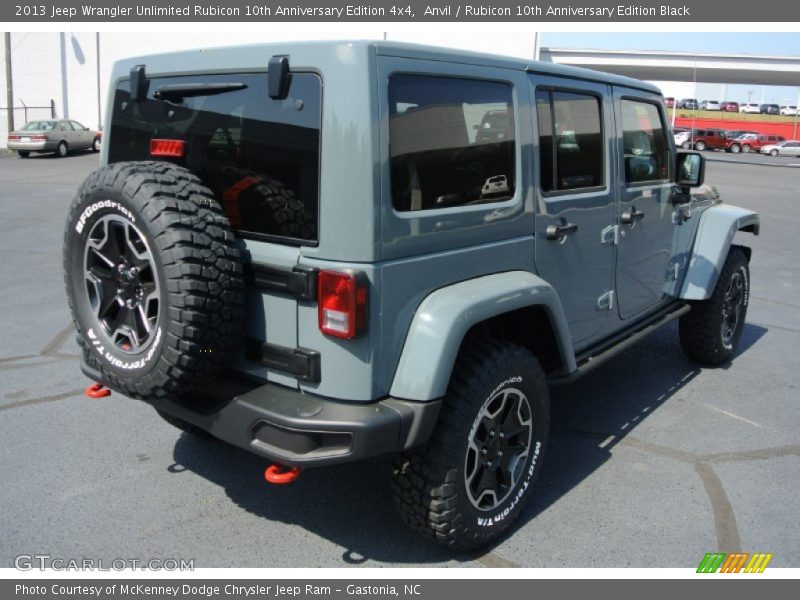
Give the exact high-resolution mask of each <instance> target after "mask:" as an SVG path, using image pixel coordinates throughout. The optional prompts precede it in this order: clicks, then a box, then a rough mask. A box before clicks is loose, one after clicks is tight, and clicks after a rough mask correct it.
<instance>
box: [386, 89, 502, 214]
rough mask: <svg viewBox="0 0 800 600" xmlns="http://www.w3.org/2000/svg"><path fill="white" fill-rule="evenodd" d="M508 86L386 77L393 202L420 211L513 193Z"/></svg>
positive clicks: (398, 207)
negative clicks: (387, 81)
mask: <svg viewBox="0 0 800 600" xmlns="http://www.w3.org/2000/svg"><path fill="white" fill-rule="evenodd" d="M513 106H514V105H513V99H512V88H511V86H510V85H508V84H505V83H500V82H494V81H480V80H473V79H457V78H452V77H433V76H420V75H394V76H392V77H391V78H390V79H389V154H390V158H391V189H392V204H393V206H394V208H395V210H398V211H402V212H405V211H418V210H427V209H436V208H447V207H451V206H465V205H469V204H482V203H487V202H499V201H502V200H507V199H508V198H511V197H512V196H513V195H514V186H515V173H514V170H515V163H516V161H515V144H514V110H513Z"/></svg>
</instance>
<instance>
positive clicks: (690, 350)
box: [678, 247, 750, 365]
mask: <svg viewBox="0 0 800 600" xmlns="http://www.w3.org/2000/svg"><path fill="white" fill-rule="evenodd" d="M749 297H750V269H749V266H748V262H747V255H746V254H745V253H744V251H743V250H742V249H741V248H739V247H733V248H731V250H730V252H729V253H728V258H727V259H726V260H725V265H724V266H723V268H722V272H721V273H720V276H719V279H718V280H717V285H716V287H715V288H714V292H713V293H712V294H711V297H710V298H709V299H708V300H701V301H699V302H692V310H691V311H689V312H688V313H687V314H685V315H683V316H682V317H681V318H680V322H679V327H678V331H679V335H680V341H681V348H682V349H683V352H684V353H685V354H686V355H687V356H688V357H689V358H691V359H693V360H696V361H698V362H701V363H705V364H708V365H718V364H720V363H723V362H725V361H728V360H730V359H731V357H732V356H733V353H734V352H735V350H736V345H737V344H738V343H739V339H740V338H741V336H742V331H743V330H744V322H745V317H746V316H747V303H748V300H749Z"/></svg>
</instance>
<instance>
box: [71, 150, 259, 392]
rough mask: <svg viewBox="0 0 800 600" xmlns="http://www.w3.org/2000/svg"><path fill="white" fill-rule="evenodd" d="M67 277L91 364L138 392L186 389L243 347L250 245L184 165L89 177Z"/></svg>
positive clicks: (136, 167)
mask: <svg viewBox="0 0 800 600" xmlns="http://www.w3.org/2000/svg"><path fill="white" fill-rule="evenodd" d="M64 277H65V282H66V288H67V298H68V300H69V305H70V310H71V311H72V318H73V321H74V323H75V327H76V329H77V332H78V340H79V343H80V345H81V346H82V347H83V349H84V353H85V355H86V357H87V362H88V363H89V365H90V367H91V368H92V369H93V370H95V371H97V372H99V373H100V375H101V376H102V383H105V384H106V385H108V386H109V387H111V388H113V389H116V390H117V391H120V392H122V393H124V394H127V395H129V396H133V397H138V398H145V397H162V396H174V395H179V394H181V393H184V392H187V391H189V390H191V389H193V388H196V387H197V385H198V384H202V383H203V382H204V381H207V380H208V379H209V378H210V377H211V376H213V375H214V374H216V373H218V372H219V371H221V370H222V369H223V368H224V367H225V366H226V365H227V364H228V362H229V361H230V359H231V357H232V355H233V353H234V352H235V351H236V350H237V349H238V348H239V347H240V342H241V337H242V327H243V319H244V280H243V276H242V264H241V255H240V251H239V249H238V248H237V246H236V245H235V239H234V235H233V232H232V231H231V228H230V224H229V222H228V219H227V218H226V217H225V215H224V214H223V212H222V209H221V208H220V205H219V203H218V202H217V201H216V200H215V198H214V196H213V194H212V192H211V191H210V190H209V189H208V188H207V187H206V186H204V185H203V183H202V182H201V181H200V180H199V179H198V178H197V177H196V176H195V175H194V174H192V173H191V172H190V171H188V170H186V169H184V168H182V167H179V166H176V165H172V164H169V163H163V162H122V163H115V164H112V165H107V166H105V167H102V168H100V169H98V170H97V171H95V172H94V173H92V174H91V175H89V177H88V178H87V179H86V181H84V182H83V184H82V185H81V187H80V189H79V190H78V193H77V195H76V197H75V199H74V200H73V202H72V206H71V207H70V210H69V214H68V217H67V228H66V231H65V234H64Z"/></svg>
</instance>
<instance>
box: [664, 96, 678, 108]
mask: <svg viewBox="0 0 800 600" xmlns="http://www.w3.org/2000/svg"><path fill="white" fill-rule="evenodd" d="M664 106H666V107H667V108H675V98H673V97H672V96H667V97H666V98H664Z"/></svg>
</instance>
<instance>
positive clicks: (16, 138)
mask: <svg viewBox="0 0 800 600" xmlns="http://www.w3.org/2000/svg"><path fill="white" fill-rule="evenodd" d="M21 139H22V136H21V135H10V136H8V141H9V142H18V141H20V140H21Z"/></svg>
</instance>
